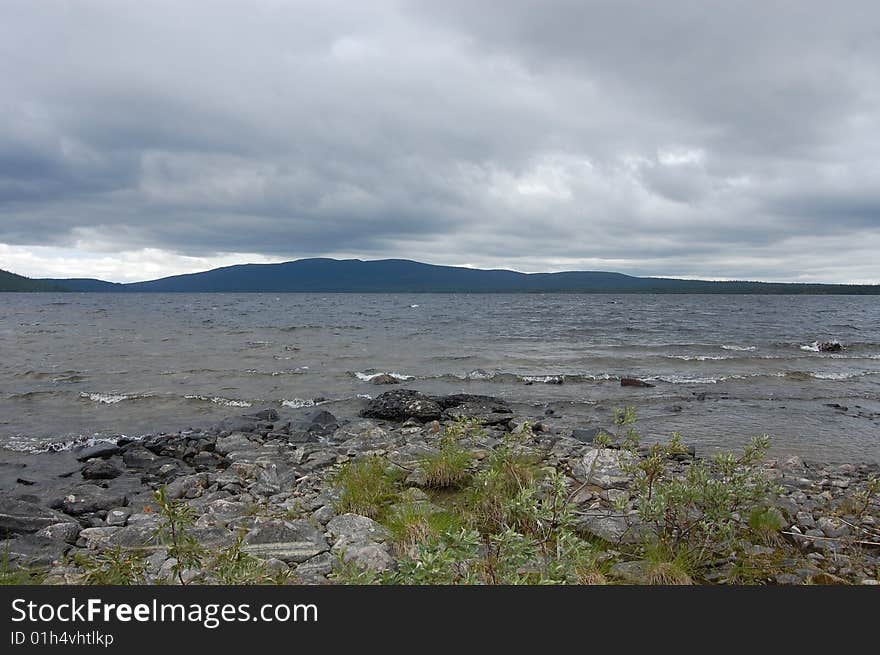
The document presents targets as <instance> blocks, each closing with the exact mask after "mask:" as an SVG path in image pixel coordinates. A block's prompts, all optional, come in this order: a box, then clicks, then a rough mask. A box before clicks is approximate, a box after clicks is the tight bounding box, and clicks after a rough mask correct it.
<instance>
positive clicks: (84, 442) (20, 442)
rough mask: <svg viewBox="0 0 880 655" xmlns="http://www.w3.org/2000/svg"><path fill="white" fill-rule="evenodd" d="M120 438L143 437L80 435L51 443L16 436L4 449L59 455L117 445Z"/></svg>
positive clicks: (9, 439) (4, 445) (137, 437)
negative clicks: (95, 447) (66, 452)
mask: <svg viewBox="0 0 880 655" xmlns="http://www.w3.org/2000/svg"><path fill="white" fill-rule="evenodd" d="M120 438H125V439H134V440H140V439H142V438H143V437H142V436H136V437H128V436H126V435H124V434H115V435H113V436H106V435H100V434H94V435H89V436H86V435H78V436H75V437H70V438H67V439H62V440H61V441H50V440H48V439H39V440H37V439H34V438H33V437H25V436H21V435H15V436H12V437H8V438H6V439H4V441H3V449H4V450H11V451H14V452H19V453H29V454H33V455H42V454H43V453H58V452H62V451H66V450H71V449H73V448H80V447H82V448H87V447H89V446H96V445H98V444H102V443H112V444H115V443H116V442H117V441H118V440H119V439H120Z"/></svg>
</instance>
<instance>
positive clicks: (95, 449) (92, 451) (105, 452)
mask: <svg viewBox="0 0 880 655" xmlns="http://www.w3.org/2000/svg"><path fill="white" fill-rule="evenodd" d="M119 450H120V448H119V446H117V445H116V444H114V443H99V444H95V445H94V446H86V447H85V448H81V449H79V450H77V451H75V453H76V458H77V460H79V461H80V462H85V461H87V460H90V459H93V458H98V457H101V458H104V457H111V456H113V455H116V454H117V453H119Z"/></svg>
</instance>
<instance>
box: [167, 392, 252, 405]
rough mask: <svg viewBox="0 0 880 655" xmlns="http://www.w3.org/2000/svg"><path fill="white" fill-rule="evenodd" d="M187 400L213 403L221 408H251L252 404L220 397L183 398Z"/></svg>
mask: <svg viewBox="0 0 880 655" xmlns="http://www.w3.org/2000/svg"><path fill="white" fill-rule="evenodd" d="M184 398H186V399H187V400H201V401H203V402H206V403H214V404H215V405H221V406H223V407H253V403H251V402H249V401H247V400H234V399H232V398H222V397H220V396H195V395H191V396H184Z"/></svg>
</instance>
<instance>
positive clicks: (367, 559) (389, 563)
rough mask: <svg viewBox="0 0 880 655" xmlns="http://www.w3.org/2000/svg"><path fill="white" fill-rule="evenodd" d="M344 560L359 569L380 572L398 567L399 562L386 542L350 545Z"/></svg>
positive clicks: (343, 557) (343, 556)
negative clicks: (392, 555) (389, 550)
mask: <svg viewBox="0 0 880 655" xmlns="http://www.w3.org/2000/svg"><path fill="white" fill-rule="evenodd" d="M342 561H343V562H344V563H345V564H349V565H353V566H355V567H357V568H359V569H363V570H367V571H376V572H380V573H381V572H382V571H390V570H392V569H394V568H396V567H397V562H396V561H395V560H394V558H393V557H391V554H390V553H389V552H388V547H387V546H385V545H384V544H366V545H363V546H352V547H349V548H347V549H346V550H345V552H344V554H343V555H342Z"/></svg>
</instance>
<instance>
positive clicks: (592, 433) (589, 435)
mask: <svg viewBox="0 0 880 655" xmlns="http://www.w3.org/2000/svg"><path fill="white" fill-rule="evenodd" d="M603 432H604V433H605V434H610V433H609V432H608V431H607V430H605V429H603V428H575V429H574V430H572V431H571V436H572V437H573V438H574V439H577V440H578V441H582V442H584V443H593V440H594V439H595V438H596V437H598V436H599V435H600V434H602V433H603Z"/></svg>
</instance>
